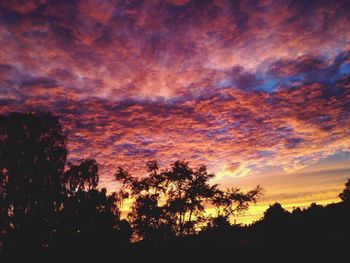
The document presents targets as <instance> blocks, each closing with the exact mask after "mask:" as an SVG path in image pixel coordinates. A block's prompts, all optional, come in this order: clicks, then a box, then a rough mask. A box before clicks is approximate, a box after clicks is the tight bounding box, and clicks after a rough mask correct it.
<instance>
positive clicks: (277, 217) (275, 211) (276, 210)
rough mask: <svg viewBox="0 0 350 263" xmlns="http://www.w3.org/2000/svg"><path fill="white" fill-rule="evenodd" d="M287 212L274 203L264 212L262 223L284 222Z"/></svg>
mask: <svg viewBox="0 0 350 263" xmlns="http://www.w3.org/2000/svg"><path fill="white" fill-rule="evenodd" d="M288 213H289V212H288V211H287V210H285V209H284V208H283V207H282V205H281V204H280V203H274V204H273V205H270V206H269V208H268V209H267V210H266V211H265V212H264V221H265V222H270V223H276V222H277V223H279V222H281V221H283V220H284V218H285V216H286V215H288Z"/></svg>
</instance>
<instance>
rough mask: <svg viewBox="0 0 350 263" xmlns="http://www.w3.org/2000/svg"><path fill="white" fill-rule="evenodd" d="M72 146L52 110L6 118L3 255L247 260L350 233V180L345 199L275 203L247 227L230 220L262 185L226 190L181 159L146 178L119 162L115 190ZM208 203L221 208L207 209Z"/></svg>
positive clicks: (0, 137)
mask: <svg viewBox="0 0 350 263" xmlns="http://www.w3.org/2000/svg"><path fill="white" fill-rule="evenodd" d="M66 144H67V138H66V136H65V135H64V133H63V129H62V126H61V125H60V122H59V119H58V118H57V117H56V116H53V115H51V114H50V113H26V114H19V113H12V114H9V115H4V116H0V234H1V236H0V253H1V256H2V257H16V256H23V255H41V256H48V257H49V258H51V257H53V256H62V255H71V256H72V255H74V256H76V257H78V258H80V259H82V258H84V257H87V258H90V257H91V256H97V255H98V256H99V257H101V256H102V255H115V254H117V255H128V256H129V257H130V258H137V257H138V256H140V257H142V256H145V257H150V258H152V257H154V256H156V257H159V259H160V258H161V257H163V256H165V257H166V255H172V257H174V258H177V257H179V258H181V257H182V256H183V255H184V253H190V254H191V255H192V256H193V257H196V258H197V259H198V258H200V257H210V256H213V255H217V256H226V255H227V254H229V253H231V252H232V250H234V251H235V252H234V253H235V255H236V256H237V257H244V256H245V255H246V253H252V255H257V253H258V252H259V253H260V254H261V253H264V252H266V251H269V249H268V248H269V246H272V245H273V246H276V247H281V246H283V247H288V246H293V245H294V247H298V248H299V249H302V248H307V247H311V245H313V244H319V243H318V242H316V241H320V240H322V241H324V242H323V243H322V244H327V246H328V247H330V245H329V244H328V242H329V241H330V240H332V242H333V243H332V247H333V245H334V244H337V245H338V247H341V244H343V243H342V242H343V241H344V240H345V238H346V237H347V236H348V235H349V226H348V222H349V219H350V218H349V207H350V205H349V200H350V198H349V196H350V194H349V193H350V190H349V189H350V181H349V182H348V183H347V184H346V187H345V190H344V192H342V193H341V194H340V197H341V198H342V200H343V202H342V203H339V204H332V205H329V206H327V207H321V206H317V205H315V204H313V205H312V206H311V207H310V208H308V209H304V210H301V209H299V208H297V209H295V210H294V211H293V212H291V213H290V212H287V211H286V210H284V209H283V208H282V207H281V206H280V205H279V204H274V205H272V206H271V207H270V208H269V209H268V210H267V211H266V212H265V214H264V217H263V218H262V220H260V221H258V222H256V223H254V224H253V225H251V226H239V225H232V224H231V221H232V217H234V216H237V215H239V214H240V213H243V212H244V211H246V210H247V209H248V208H249V205H250V204H251V203H255V202H257V200H258V198H259V197H260V196H261V195H262V193H263V189H262V188H261V187H260V186H257V187H256V188H254V189H252V190H250V191H247V192H243V191H241V190H240V189H238V188H230V189H222V188H221V187H220V186H219V185H217V184H211V183H210V180H211V179H212V178H213V177H214V175H213V174H211V173H208V171H207V169H206V167H205V166H198V167H191V166H190V165H189V163H188V162H185V161H176V162H174V163H173V164H172V165H171V166H170V167H169V168H166V169H160V168H159V166H158V163H157V162H156V161H150V162H148V163H147V172H148V175H147V176H145V177H142V178H138V177H135V176H133V175H131V174H129V173H128V172H127V171H125V170H124V169H122V168H119V169H118V170H117V171H116V172H115V173H114V179H115V182H116V183H118V184H119V185H120V186H121V187H120V189H121V190H120V191H118V192H114V193H107V190H106V189H104V188H100V187H99V174H98V164H97V162H96V161H95V160H93V159H83V160H80V161H77V162H76V163H74V164H72V163H69V162H67V145H66ZM126 200H128V201H130V200H131V201H132V205H131V211H130V212H129V213H128V216H127V219H121V207H122V205H123V203H124V202H126ZM206 207H210V208H211V210H212V211H214V212H213V213H211V214H208V213H207V212H206V209H205V208H206ZM301 237H303V238H301ZM131 240H137V241H139V242H137V243H133V244H132V243H130V241H131ZM293 242H295V243H293ZM308 242H309V243H308ZM310 242H311V244H310ZM322 244H319V245H320V246H321V245H322ZM297 245H298V246H297ZM312 247H313V246H312ZM321 247H322V246H321ZM210 251H211V252H212V253H209V252H210ZM143 259H145V258H143Z"/></svg>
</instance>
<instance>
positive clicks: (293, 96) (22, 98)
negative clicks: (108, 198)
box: [0, 0, 350, 222]
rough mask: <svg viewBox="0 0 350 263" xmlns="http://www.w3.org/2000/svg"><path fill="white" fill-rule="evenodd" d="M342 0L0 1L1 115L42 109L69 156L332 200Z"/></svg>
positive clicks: (338, 169) (284, 199)
mask: <svg viewBox="0 0 350 263" xmlns="http://www.w3.org/2000/svg"><path fill="white" fill-rule="evenodd" d="M349 14H350V1H345V0H338V1H323V0H317V1H315V0H305V1H303V0H300V1H290V0H288V1H286V0H275V1H274V0H260V1H259V0H250V1H229V0H215V1H214V0H213V1H209V0H164V1H159V0H147V1H142V0H129V1H127V0H124V1H121V0H80V1H78V0H27V1H26V0H21V1H20V0H17V1H16V0H11V1H5V0H4V1H0V46H1V48H0V113H1V114H6V113H8V112H13V111H19V112H25V111H51V112H52V113H54V114H56V115H59V116H60V118H61V122H62V124H63V127H64V129H65V132H66V133H67V135H68V148H69V151H70V152H69V160H70V161H76V160H78V159H81V158H87V157H89V158H95V159H96V160H97V161H98V162H99V163H100V174H101V184H102V185H103V186H105V187H107V188H108V190H109V191H113V190H114V189H116V188H117V185H115V183H114V182H113V174H114V172H115V171H116V169H117V167H118V166H122V167H124V168H125V169H127V170H129V171H130V172H132V173H133V174H135V175H140V176H143V175H144V174H145V163H146V161H148V160H154V159H156V160H158V161H159V163H160V165H161V166H162V167H166V166H167V165H169V164H170V163H172V162H174V161H176V160H178V159H180V160H182V159H185V160H188V161H190V164H191V165H193V166H195V165H199V164H205V165H207V167H208V170H209V171H210V172H212V173H215V174H216V177H215V179H214V180H213V183H220V184H221V185H222V186H223V187H230V186H236V187H242V188H243V189H249V187H253V186H255V185H257V184H260V185H262V186H263V187H264V188H265V195H264V197H263V198H262V200H261V202H260V203H259V204H258V205H257V206H253V207H252V209H251V210H250V211H249V212H248V213H247V214H246V215H245V217H243V219H242V220H246V221H245V222H248V221H249V220H252V219H256V218H258V217H259V216H261V214H262V211H263V210H264V209H266V207H268V204H271V203H273V202H275V201H278V202H281V203H282V204H283V205H284V206H285V207H287V208H290V209H291V208H292V207H294V206H306V205H308V204H310V203H312V202H317V203H320V204H326V203H330V202H337V201H339V199H338V197H337V195H338V193H339V192H340V191H341V190H342V189H343V184H344V183H345V182H346V180H347V178H349V177H350V153H349V151H350V30H349V28H350V16H349Z"/></svg>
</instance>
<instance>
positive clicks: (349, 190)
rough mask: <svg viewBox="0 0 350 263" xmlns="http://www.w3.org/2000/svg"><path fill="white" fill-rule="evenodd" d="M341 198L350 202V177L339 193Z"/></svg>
mask: <svg viewBox="0 0 350 263" xmlns="http://www.w3.org/2000/svg"><path fill="white" fill-rule="evenodd" d="M339 198H340V199H341V200H342V201H343V202H346V203H349V202H350V179H348V181H347V182H346V183H345V189H344V190H343V192H341V193H340V194H339Z"/></svg>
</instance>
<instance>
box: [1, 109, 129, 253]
mask: <svg viewBox="0 0 350 263" xmlns="http://www.w3.org/2000/svg"><path fill="white" fill-rule="evenodd" d="M66 156H67V149H66V137H65V135H64V134H63V131H62V127H61V125H60V123H59V120H58V117H55V116H53V115H51V114H50V113H27V114H19V113H13V114H9V115H7V116H2V115H0V205H1V206H0V213H1V214H0V230H1V242H0V251H3V250H6V249H7V250H8V251H10V250H13V251H27V252H33V251H39V250H41V249H43V248H51V249H53V248H57V249H58V250H59V249H60V248H61V247H65V248H68V247H69V244H72V243H70V242H75V241H74V240H76V239H77V238H78V239H79V242H78V243H77V242H75V245H74V247H75V248H77V247H81V248H83V247H85V249H86V248H87V247H88V246H86V245H87V244H89V246H98V245H100V246H107V244H108V242H107V241H108V240H114V242H117V241H118V242H117V243H120V242H122V243H128V241H129V238H130V235H131V233H130V228H128V226H127V224H126V222H125V221H123V223H122V222H121V221H120V212H119V207H118V204H119V203H120V202H119V199H118V198H119V197H118V195H117V194H115V193H112V194H107V191H106V189H104V188H103V189H98V182H99V176H98V164H97V162H96V161H95V160H93V159H84V160H80V161H79V162H78V163H77V164H69V165H68V169H66V171H65V168H66V165H67V164H66ZM118 233H120V236H119V237H118ZM96 240H100V241H99V242H98V243H97V242H96ZM84 244H85V246H84Z"/></svg>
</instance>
